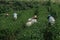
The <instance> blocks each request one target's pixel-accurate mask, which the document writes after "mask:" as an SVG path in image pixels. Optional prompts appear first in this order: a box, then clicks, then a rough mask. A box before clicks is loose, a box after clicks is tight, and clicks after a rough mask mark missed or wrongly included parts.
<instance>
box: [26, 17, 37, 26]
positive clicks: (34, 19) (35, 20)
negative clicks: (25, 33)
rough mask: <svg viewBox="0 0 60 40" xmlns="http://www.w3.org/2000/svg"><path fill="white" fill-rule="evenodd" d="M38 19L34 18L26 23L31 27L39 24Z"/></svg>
mask: <svg viewBox="0 0 60 40" xmlns="http://www.w3.org/2000/svg"><path fill="white" fill-rule="evenodd" d="M36 18H37V17H36V16H34V17H32V18H29V19H28V22H27V23H26V26H31V25H32V24H34V23H37V19H36Z"/></svg>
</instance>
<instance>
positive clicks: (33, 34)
mask: <svg viewBox="0 0 60 40" xmlns="http://www.w3.org/2000/svg"><path fill="white" fill-rule="evenodd" d="M7 5H8V4H6V5H5V4H4V5H1V6H0V11H2V12H0V13H1V14H2V13H9V14H10V15H9V16H8V17H5V15H4V14H3V16H0V40H45V37H44V35H47V34H46V33H48V32H50V33H52V36H51V35H50V36H51V37H52V39H53V40H59V39H60V37H59V36H60V33H59V32H60V31H59V30H60V27H59V26H60V17H59V16H60V10H59V9H60V7H59V6H57V5H56V4H52V5H51V7H52V11H51V14H52V15H54V12H55V13H56V15H54V16H57V18H56V24H55V25H53V26H51V27H48V20H47V15H48V14H49V13H48V10H47V8H46V7H47V6H45V5H40V4H39V3H38V2H14V3H13V4H9V6H7ZM14 11H16V12H17V14H18V19H17V20H16V21H14V20H13V13H14ZM52 12H53V13H52ZM35 13H37V15H38V23H35V24H33V25H32V26H30V27H27V26H25V23H26V22H27V20H28V18H31V17H32V16H33V15H34V14H35ZM45 31H47V32H46V33H45ZM48 37H49V36H48Z"/></svg>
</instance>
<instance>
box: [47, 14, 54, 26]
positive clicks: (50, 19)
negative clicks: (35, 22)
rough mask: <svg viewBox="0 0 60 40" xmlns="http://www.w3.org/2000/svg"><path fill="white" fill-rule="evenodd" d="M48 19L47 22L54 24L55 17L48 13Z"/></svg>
mask: <svg viewBox="0 0 60 40" xmlns="http://www.w3.org/2000/svg"><path fill="white" fill-rule="evenodd" d="M48 21H49V23H50V24H51V25H54V24H55V19H54V17H53V16H50V15H49V17H48Z"/></svg>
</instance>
